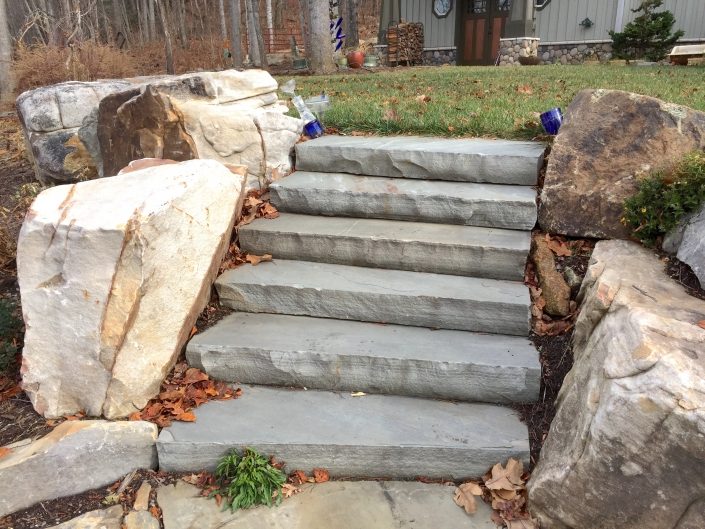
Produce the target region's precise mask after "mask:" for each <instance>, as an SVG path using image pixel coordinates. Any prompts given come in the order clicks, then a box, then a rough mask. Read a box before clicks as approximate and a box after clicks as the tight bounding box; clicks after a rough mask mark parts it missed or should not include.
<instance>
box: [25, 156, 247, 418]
mask: <svg viewBox="0 0 705 529" xmlns="http://www.w3.org/2000/svg"><path fill="white" fill-rule="evenodd" d="M231 171H232V170H228V168H226V167H224V166H223V165H222V164H220V163H218V162H216V161H213V160H191V161H188V162H183V163H180V164H165V165H159V166H156V167H149V168H146V169H143V170H139V171H133V172H129V173H127V174H124V175H120V176H116V177H112V178H103V179H98V180H91V181H88V182H80V183H78V184H74V185H67V186H59V187H54V188H50V189H48V190H46V191H44V192H43V193H41V194H40V195H39V196H38V197H37V199H36V200H35V202H34V203H33V204H32V206H31V208H30V210H29V212H28V214H27V217H26V219H25V223H24V225H23V226H22V230H21V232H20V238H19V243H18V249H17V266H18V279H19V284H20V293H21V296H22V310H23V315H24V320H25V324H26V327H27V331H26V335H25V345H24V350H23V355H22V362H23V365H22V384H23V388H24V389H25V391H26V392H27V394H28V395H29V397H30V399H31V401H32V403H33V405H34V407H35V409H36V410H37V412H39V413H40V414H42V415H44V416H46V417H59V416H62V415H66V414H73V413H76V412H78V411H80V410H83V411H85V412H86V413H87V414H88V415H92V416H99V415H101V414H103V415H105V416H106V417H109V418H115V417H123V416H126V415H128V414H130V413H132V412H134V411H135V410H138V409H140V408H142V407H143V406H144V405H145V404H146V403H147V401H148V400H149V399H150V398H151V397H153V396H154V395H155V394H156V393H158V390H159V385H160V383H161V381H162V380H163V378H164V376H165V375H166V373H167V372H168V370H169V369H171V367H172V366H173V364H174V362H175V360H176V356H177V355H178V353H179V352H180V350H181V348H182V346H183V345H184V343H185V342H186V340H187V338H188V336H189V333H190V332H191V329H192V327H193V324H194V323H195V321H196V318H197V316H198V314H199V312H200V311H201V310H202V308H203V307H204V306H205V304H206V302H207V301H208V296H209V294H210V287H211V284H212V281H213V279H214V278H215V275H216V273H217V269H218V265H219V264H220V261H221V259H222V257H223V254H224V252H225V250H226V248H227V245H228V242H229V236H230V232H231V228H232V225H233V222H234V219H235V216H236V214H237V213H238V211H239V208H240V205H241V203H242V198H243V193H242V191H243V186H244V181H245V177H244V176H243V175H242V174H244V172H245V168H240V172H241V173H242V174H234V173H233V172H231Z"/></svg>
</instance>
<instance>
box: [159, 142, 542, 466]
mask: <svg viewBox="0 0 705 529" xmlns="http://www.w3.org/2000/svg"><path fill="white" fill-rule="evenodd" d="M542 160H543V146H541V145H539V144H534V143H528V142H507V141H491V140H446V139H435V138H401V137H400V138H361V137H351V138H346V137H336V136H328V137H323V138H320V139H317V140H313V141H308V142H305V143H303V144H299V145H298V146H297V169H298V170H297V172H295V173H294V174H292V175H291V176H289V177H287V178H285V179H283V180H282V181H280V182H277V183H276V184H274V185H273V186H272V190H271V196H272V202H273V204H274V205H275V206H276V207H277V208H278V209H279V211H280V212H281V214H280V216H279V217H278V218H277V219H274V220H265V219H260V220H257V221H255V222H253V223H252V224H250V225H248V226H246V227H244V228H242V229H241V231H240V242H241V246H242V248H243V249H244V250H246V251H248V252H250V253H253V254H260V255H261V254H264V253H270V254H272V255H273V256H274V261H273V262H265V263H262V264H260V265H258V266H241V267H239V268H236V269H234V270H230V271H228V272H226V273H224V274H223V275H222V276H221V277H220V278H219V279H218V280H217V282H216V287H217V290H218V293H219V295H220V300H221V303H222V304H223V305H225V306H228V307H231V308H233V309H235V310H236V311H237V312H236V313H234V314H232V315H230V316H228V317H226V318H225V319H223V320H222V321H221V322H219V323H218V324H217V325H215V326H214V327H212V328H210V329H208V330H207V331H205V332H203V333H201V334H199V335H197V336H195V337H194V338H193V339H192V340H191V342H190V343H189V345H188V347H187V358H188V361H189V363H190V364H191V365H194V366H196V367H199V368H201V369H203V370H204V371H206V372H207V373H209V374H210V375H211V376H213V377H214V378H216V379H220V380H224V381H228V382H233V383H237V384H241V385H244V386H243V389H244V393H243V396H242V397H241V398H239V399H237V400H234V401H223V402H210V403H207V404H205V405H203V406H202V407H200V408H198V409H197V410H196V416H197V421H196V422H195V423H176V424H174V425H173V426H171V427H169V428H166V429H164V430H163V431H162V433H161V435H160V437H159V441H158V450H159V461H160V465H161V466H162V468H164V469H166V470H179V471H186V470H197V469H201V468H213V467H214V466H215V464H216V462H217V460H218V458H219V457H221V456H222V455H223V453H224V452H225V451H226V450H227V449H228V448H230V447H244V446H249V447H253V448H255V449H257V450H259V451H261V452H262V453H265V454H273V455H275V456H276V457H277V459H281V460H284V461H286V462H287V465H288V468H289V469H294V468H301V469H306V470H310V469H311V468H313V467H324V468H327V469H328V470H329V472H330V473H331V475H332V476H350V477H386V478H413V477H415V476H427V477H433V478H441V477H443V478H448V477H450V478H454V479H459V478H464V477H469V476H477V475H480V474H482V473H483V472H484V471H485V470H487V468H488V467H489V466H491V465H492V464H494V463H496V462H498V461H500V460H504V459H506V458H508V457H518V458H522V459H524V460H525V461H528V457H529V441H528V432H527V428H526V426H525V425H523V424H522V423H521V422H520V421H519V419H518V417H517V415H516V413H515V412H514V411H513V410H512V409H511V408H510V407H507V406H508V405H511V404H512V403H517V402H529V401H533V400H535V399H536V398H537V397H538V393H539V386H540V371H541V368H540V365H539V360H538V353H537V352H536V350H535V349H534V348H533V346H532V345H531V343H530V342H529V340H528V338H527V336H528V333H529V318H530V313H529V311H530V299H529V292H528V289H527V288H526V287H525V286H524V284H523V283H522V279H523V274H524V266H525V262H526V258H527V256H528V252H529V247H530V241H531V235H530V230H531V228H532V227H533V226H534V224H535V221H536V193H535V191H534V189H532V187H531V186H533V185H535V184H536V180H537V175H538V171H539V168H540V166H541V164H542ZM359 392H364V393H365V394H364V395H360V393H359Z"/></svg>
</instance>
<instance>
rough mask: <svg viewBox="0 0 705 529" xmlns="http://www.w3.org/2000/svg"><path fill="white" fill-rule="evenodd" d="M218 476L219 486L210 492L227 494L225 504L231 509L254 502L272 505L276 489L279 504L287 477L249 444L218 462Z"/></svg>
mask: <svg viewBox="0 0 705 529" xmlns="http://www.w3.org/2000/svg"><path fill="white" fill-rule="evenodd" d="M215 477H216V483H217V485H218V488H217V489H216V490H215V491H213V492H212V493H211V496H215V495H220V496H222V497H223V498H225V505H226V506H227V507H229V508H230V510H232V511H234V510H236V509H247V508H249V507H252V506H253V505H269V506H271V505H272V499H273V498H272V497H273V496H274V493H275V491H276V503H277V504H279V503H280V502H281V500H282V485H283V484H284V482H285V481H286V476H285V475H284V473H283V472H282V471H281V470H279V469H278V468H276V467H274V466H273V465H272V464H271V463H270V462H269V460H267V458H266V457H264V456H262V455H260V454H258V453H257V452H256V451H255V450H252V449H250V448H246V449H245V452H244V453H243V454H242V456H241V455H240V454H238V453H237V451H236V450H232V451H230V452H229V453H228V454H227V455H225V456H224V457H223V459H221V460H220V462H219V463H218V466H217V468H216V470H215Z"/></svg>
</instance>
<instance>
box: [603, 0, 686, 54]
mask: <svg viewBox="0 0 705 529" xmlns="http://www.w3.org/2000/svg"><path fill="white" fill-rule="evenodd" d="M662 4H663V0H644V1H643V2H642V3H641V5H640V6H639V7H637V8H636V9H632V12H633V13H641V15H639V16H638V17H636V18H635V19H634V20H633V21H632V22H630V23H629V24H627V25H626V26H624V31H623V32H621V33H617V32H614V31H610V32H609V33H610V37H612V52H613V54H614V56H615V57H617V58H619V59H626V60H627V61H630V60H634V59H646V60H649V61H660V60H661V59H663V58H664V57H666V55H668V53H669V51H670V50H671V48H672V47H673V45H674V44H675V43H676V41H678V39H680V38H681V37H682V36H683V31H681V30H678V31H676V32H675V33H671V30H672V29H673V24H674V23H675V21H676V19H675V17H674V16H673V13H671V12H670V11H660V12H656V9H658V8H659V7H661V5H662Z"/></svg>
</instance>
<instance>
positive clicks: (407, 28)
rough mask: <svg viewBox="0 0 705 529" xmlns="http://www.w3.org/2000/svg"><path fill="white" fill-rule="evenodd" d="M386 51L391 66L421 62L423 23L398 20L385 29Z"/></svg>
mask: <svg viewBox="0 0 705 529" xmlns="http://www.w3.org/2000/svg"><path fill="white" fill-rule="evenodd" d="M387 53H388V58H389V59H388V60H389V64H390V65H391V66H397V65H406V66H412V65H416V64H421V63H422V62H423V24H422V23H421V22H400V23H399V24H396V25H394V26H389V28H388V29H387Z"/></svg>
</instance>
